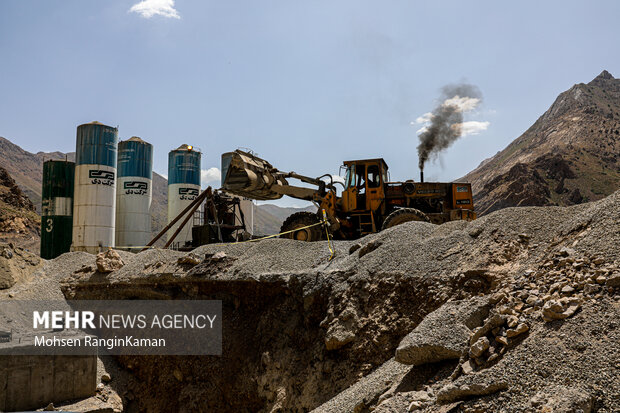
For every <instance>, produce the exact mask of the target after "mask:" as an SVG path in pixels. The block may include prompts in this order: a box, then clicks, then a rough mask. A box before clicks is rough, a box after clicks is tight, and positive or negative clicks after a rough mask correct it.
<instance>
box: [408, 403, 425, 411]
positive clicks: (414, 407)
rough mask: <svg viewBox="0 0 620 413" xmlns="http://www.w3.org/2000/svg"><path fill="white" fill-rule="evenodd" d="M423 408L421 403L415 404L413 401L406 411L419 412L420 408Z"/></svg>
mask: <svg viewBox="0 0 620 413" xmlns="http://www.w3.org/2000/svg"><path fill="white" fill-rule="evenodd" d="M423 406H424V404H423V403H420V402H417V401H413V402H411V403H410V404H409V407H407V411H408V412H415V411H416V410H420V409H421V408H422V407H423Z"/></svg>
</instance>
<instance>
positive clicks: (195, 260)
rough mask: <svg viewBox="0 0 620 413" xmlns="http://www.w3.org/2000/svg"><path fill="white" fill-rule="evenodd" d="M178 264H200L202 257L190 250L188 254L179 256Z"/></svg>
mask: <svg viewBox="0 0 620 413" xmlns="http://www.w3.org/2000/svg"><path fill="white" fill-rule="evenodd" d="M218 254H219V253H218ZM177 264H186V265H198V264H200V257H199V256H198V255H196V254H194V253H193V252H190V253H189V254H187V255H184V256H182V257H179V259H178V260H177Z"/></svg>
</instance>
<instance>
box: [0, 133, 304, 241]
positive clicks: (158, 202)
mask: <svg viewBox="0 0 620 413" xmlns="http://www.w3.org/2000/svg"><path fill="white" fill-rule="evenodd" d="M50 159H68V160H70V161H75V152H69V153H63V152H37V153H31V152H28V151H26V150H24V149H22V148H21V147H20V146H18V145H16V144H14V143H13V142H11V141H10V140H8V139H6V138H3V137H0V166H2V167H4V168H5V169H6V170H7V171H8V173H9V174H10V175H11V176H12V177H13V178H14V179H15V182H16V183H17V185H18V186H19V187H20V188H21V190H22V191H23V192H24V194H25V195H26V196H27V197H28V198H30V200H31V201H32V203H33V204H34V206H35V209H36V211H37V212H39V213H40V211H41V182H42V171H43V162H44V161H47V160H50ZM167 185H168V180H167V179H166V178H164V177H163V176H161V175H159V174H158V173H156V172H153V203H152V206H151V220H152V229H153V235H156V234H157V233H158V232H159V231H160V230H161V229H162V228H163V227H164V226H165V225H166V223H167V214H168V212H167V211H168V210H167V202H168V192H167ZM301 210H305V209H302V208H282V207H279V206H277V205H258V206H256V207H255V209H254V232H255V233H256V234H261V235H266V234H275V233H278V232H279V231H280V226H281V225H282V222H283V221H284V220H285V219H286V217H288V216H289V215H290V214H292V213H294V212H297V211H301Z"/></svg>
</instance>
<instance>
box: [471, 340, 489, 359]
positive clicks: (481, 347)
mask: <svg viewBox="0 0 620 413" xmlns="http://www.w3.org/2000/svg"><path fill="white" fill-rule="evenodd" d="M488 348H489V339H488V338H486V337H480V338H479V339H478V340H477V341H476V342H475V343H474V344H473V345H472V346H471V347H470V348H469V355H470V356H471V357H474V358H477V357H480V356H482V354H483V353H484V352H485V351H487V350H488Z"/></svg>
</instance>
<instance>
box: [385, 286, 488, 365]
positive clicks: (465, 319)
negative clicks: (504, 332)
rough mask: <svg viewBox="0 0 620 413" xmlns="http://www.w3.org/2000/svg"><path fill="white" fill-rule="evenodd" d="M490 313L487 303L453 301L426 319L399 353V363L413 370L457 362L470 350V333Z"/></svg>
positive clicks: (401, 347) (472, 300)
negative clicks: (448, 361)
mask: <svg viewBox="0 0 620 413" xmlns="http://www.w3.org/2000/svg"><path fill="white" fill-rule="evenodd" d="M488 313H489V303H488V299H487V298H484V297H475V298H471V299H469V300H461V301H451V302H447V303H445V304H444V305H442V306H441V307H440V308H439V309H437V310H435V311H433V312H432V313H430V314H429V315H427V316H426V317H425V318H424V320H422V322H421V323H420V324H419V325H418V326H417V327H416V328H415V329H414V330H413V331H412V332H411V333H409V334H408V335H407V336H406V337H405V338H404V339H403V340H402V341H401V342H400V345H399V346H398V348H397V349H396V361H398V362H400V363H403V364H411V365H414V366H417V365H420V364H426V363H436V362H438V361H442V360H448V359H458V358H460V357H461V355H463V354H464V353H466V352H467V350H468V349H469V346H468V343H469V336H470V334H471V329H473V328H475V327H476V326H479V325H481V324H482V322H483V320H484V319H485V318H486V317H487V315H488Z"/></svg>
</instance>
